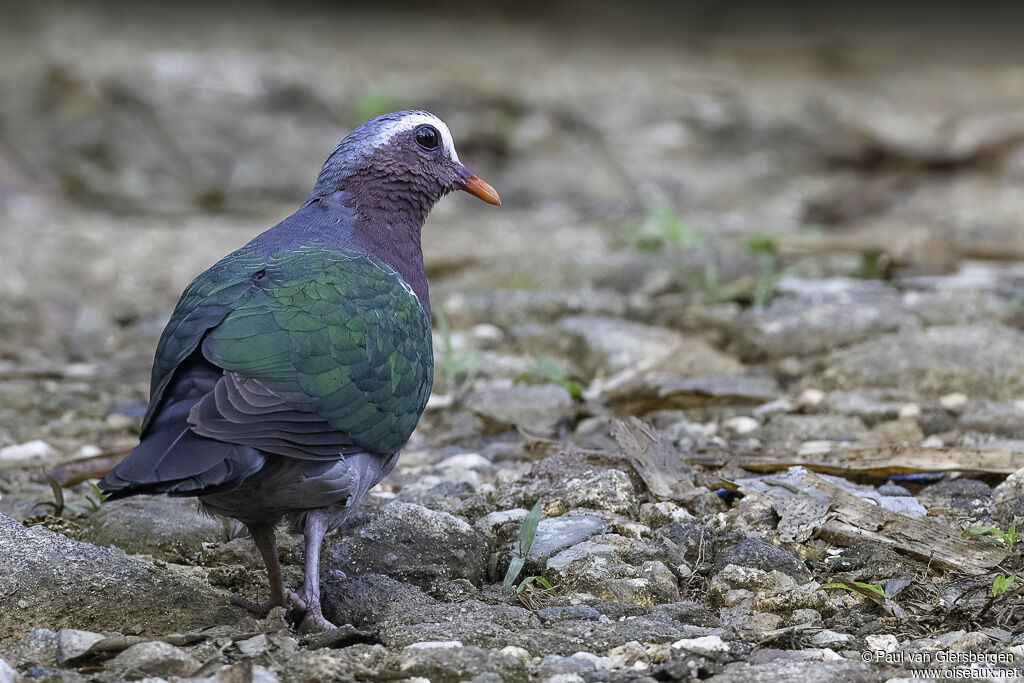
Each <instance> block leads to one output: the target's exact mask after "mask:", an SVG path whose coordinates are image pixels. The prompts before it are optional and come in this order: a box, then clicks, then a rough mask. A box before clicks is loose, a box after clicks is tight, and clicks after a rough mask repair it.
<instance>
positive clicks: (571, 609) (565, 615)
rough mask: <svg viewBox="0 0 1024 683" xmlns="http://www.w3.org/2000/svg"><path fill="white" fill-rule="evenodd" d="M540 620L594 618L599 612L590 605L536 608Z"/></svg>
mask: <svg viewBox="0 0 1024 683" xmlns="http://www.w3.org/2000/svg"><path fill="white" fill-rule="evenodd" d="M537 617H538V618H539V619H540V620H541V621H561V620H563V619H581V620H596V619H600V618H601V613H600V612H598V611H597V610H596V609H594V608H593V607H591V606H590V605H559V606H556V607H545V608H543V609H539V610H537Z"/></svg>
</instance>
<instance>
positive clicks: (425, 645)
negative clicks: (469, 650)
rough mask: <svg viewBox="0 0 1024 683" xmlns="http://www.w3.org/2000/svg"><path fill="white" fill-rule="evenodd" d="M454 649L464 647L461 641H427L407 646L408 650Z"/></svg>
mask: <svg viewBox="0 0 1024 683" xmlns="http://www.w3.org/2000/svg"><path fill="white" fill-rule="evenodd" d="M454 647H464V646H463V644H462V641H459V640H425V641H422V642H419V643H412V644H411V645H406V646H405V649H407V650H450V649H452V648H454Z"/></svg>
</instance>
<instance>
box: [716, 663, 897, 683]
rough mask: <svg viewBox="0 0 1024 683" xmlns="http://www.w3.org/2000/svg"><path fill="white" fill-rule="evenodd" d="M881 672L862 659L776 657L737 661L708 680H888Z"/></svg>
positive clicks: (837, 682) (796, 682) (793, 682)
mask: <svg viewBox="0 0 1024 683" xmlns="http://www.w3.org/2000/svg"><path fill="white" fill-rule="evenodd" d="M885 678H887V677H884V676H882V675H881V672H877V671H875V670H874V669H873V668H872V666H871V665H870V664H866V663H864V662H859V661H855V660H853V661H850V660H845V661H834V662H821V661H818V662H814V661H792V660H773V661H771V662H769V663H767V664H749V663H747V662H734V663H732V664H729V665H727V666H726V667H725V669H724V670H723V671H722V672H721V673H719V674H717V675H715V676H712V677H711V678H708V679H707V680H708V681H711V682H712V683H747V681H776V682H777V683H861V682H864V681H881V680H885Z"/></svg>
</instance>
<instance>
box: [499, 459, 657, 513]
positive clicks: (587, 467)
mask: <svg viewBox="0 0 1024 683" xmlns="http://www.w3.org/2000/svg"><path fill="white" fill-rule="evenodd" d="M612 465H617V466H618V467H620V468H621V467H625V466H626V465H625V463H623V462H622V461H621V460H612V459H611V458H607V457H593V458H591V457H588V456H582V457H581V456H579V455H577V454H575V453H557V454H555V455H552V456H549V457H547V458H545V459H543V460H541V461H539V462H536V463H534V465H533V467H532V468H531V469H530V471H529V473H527V474H526V475H524V476H523V477H521V478H520V479H518V480H516V481H515V482H513V483H512V484H511V485H510V486H509V487H508V488H507V489H506V490H504V491H501V492H500V493H499V496H498V500H497V503H498V505H499V506H500V507H523V508H531V507H533V505H534V503H535V502H536V501H538V500H543V501H544V503H545V507H554V508H555V509H559V508H561V509H562V510H564V511H569V510H572V509H574V508H587V509H591V510H608V511H610V512H616V513H619V514H628V513H630V512H631V511H633V510H635V509H636V508H637V506H638V504H639V501H638V495H637V487H636V484H635V483H634V481H633V479H632V478H631V477H630V475H629V474H627V473H626V472H625V471H623V469H618V468H613V467H612Z"/></svg>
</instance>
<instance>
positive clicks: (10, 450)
mask: <svg viewBox="0 0 1024 683" xmlns="http://www.w3.org/2000/svg"><path fill="white" fill-rule="evenodd" d="M56 452H57V451H56V449H55V448H54V447H53V446H51V445H50V444H48V443H46V442H45V441H43V440H41V439H36V440H35V441H26V442H25V443H19V444H14V445H13V446H4V447H3V448H0V462H3V463H8V464H9V463H14V462H19V461H22V460H39V459H41V458H47V457H49V456H51V455H53V454H54V453H56Z"/></svg>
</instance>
